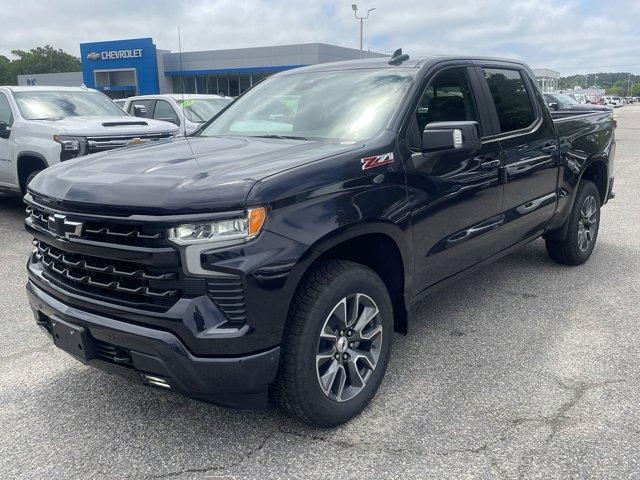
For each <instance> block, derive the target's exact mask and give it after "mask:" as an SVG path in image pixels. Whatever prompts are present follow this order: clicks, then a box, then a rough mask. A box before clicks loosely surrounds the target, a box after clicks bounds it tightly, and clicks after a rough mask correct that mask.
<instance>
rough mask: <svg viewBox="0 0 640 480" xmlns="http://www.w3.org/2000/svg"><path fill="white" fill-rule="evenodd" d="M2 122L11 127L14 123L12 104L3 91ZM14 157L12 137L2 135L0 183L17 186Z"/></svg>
mask: <svg viewBox="0 0 640 480" xmlns="http://www.w3.org/2000/svg"><path fill="white" fill-rule="evenodd" d="M0 122H5V123H6V124H7V125H9V127H11V125H12V124H13V115H12V113H11V106H10V105H9V101H8V100H7V97H6V96H5V95H4V94H3V93H0ZM12 157H13V147H12V144H11V140H10V138H2V137H0V185H3V184H4V185H5V186H15V183H16V179H15V174H14V168H15V167H14V165H13V160H12Z"/></svg>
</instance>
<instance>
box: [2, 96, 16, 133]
mask: <svg viewBox="0 0 640 480" xmlns="http://www.w3.org/2000/svg"><path fill="white" fill-rule="evenodd" d="M0 122H5V123H6V124H7V125H9V126H11V124H12V123H13V115H12V114H11V107H10V106H9V101H8V100H7V97H5V95H4V94H3V93H0Z"/></svg>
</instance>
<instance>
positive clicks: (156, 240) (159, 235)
mask: <svg viewBox="0 0 640 480" xmlns="http://www.w3.org/2000/svg"><path fill="white" fill-rule="evenodd" d="M27 215H28V216H29V217H30V218H31V220H32V221H33V223H34V224H35V225H37V226H38V227H40V228H43V229H45V230H49V223H50V222H49V217H50V216H51V215H49V214H48V213H47V212H45V211H44V210H41V209H39V208H37V207H34V206H31V205H30V206H28V207H27ZM83 220H84V221H83V227H82V232H81V236H82V237H83V238H86V239H87V240H92V241H96V242H104V243H117V244H120V245H135V246H158V245H166V237H165V231H164V229H161V228H158V227H156V226H154V225H142V224H140V225H132V224H124V223H118V222H109V221H106V220H103V219H96V220H95V221H92V220H86V219H84V218H83Z"/></svg>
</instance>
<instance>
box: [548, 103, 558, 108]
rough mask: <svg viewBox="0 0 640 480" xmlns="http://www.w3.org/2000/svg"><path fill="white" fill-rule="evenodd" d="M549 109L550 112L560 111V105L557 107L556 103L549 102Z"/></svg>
mask: <svg viewBox="0 0 640 480" xmlns="http://www.w3.org/2000/svg"><path fill="white" fill-rule="evenodd" d="M548 105H549V108H550V109H552V110H559V109H560V105H558V103H557V102H549V104H548Z"/></svg>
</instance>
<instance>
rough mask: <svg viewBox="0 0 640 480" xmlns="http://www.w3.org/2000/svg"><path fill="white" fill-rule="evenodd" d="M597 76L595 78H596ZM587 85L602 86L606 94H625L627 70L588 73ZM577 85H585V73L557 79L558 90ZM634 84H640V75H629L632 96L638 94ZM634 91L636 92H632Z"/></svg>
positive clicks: (627, 77)
mask: <svg viewBox="0 0 640 480" xmlns="http://www.w3.org/2000/svg"><path fill="white" fill-rule="evenodd" d="M596 76H597V79H596ZM588 82H589V86H590V87H593V85H594V83H596V86H597V87H599V88H604V89H605V90H606V92H607V94H610V95H622V96H626V95H627V91H628V88H629V72H599V73H590V74H588ZM574 85H579V86H581V87H584V86H585V75H571V76H569V77H561V78H560V79H559V81H558V88H559V89H560V90H569V89H571V88H573V87H574ZM636 85H640V75H633V74H632V75H631V88H632V93H631V95H632V96H637V95H638V90H636ZM638 89H640V87H638ZM633 92H636V93H633Z"/></svg>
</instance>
